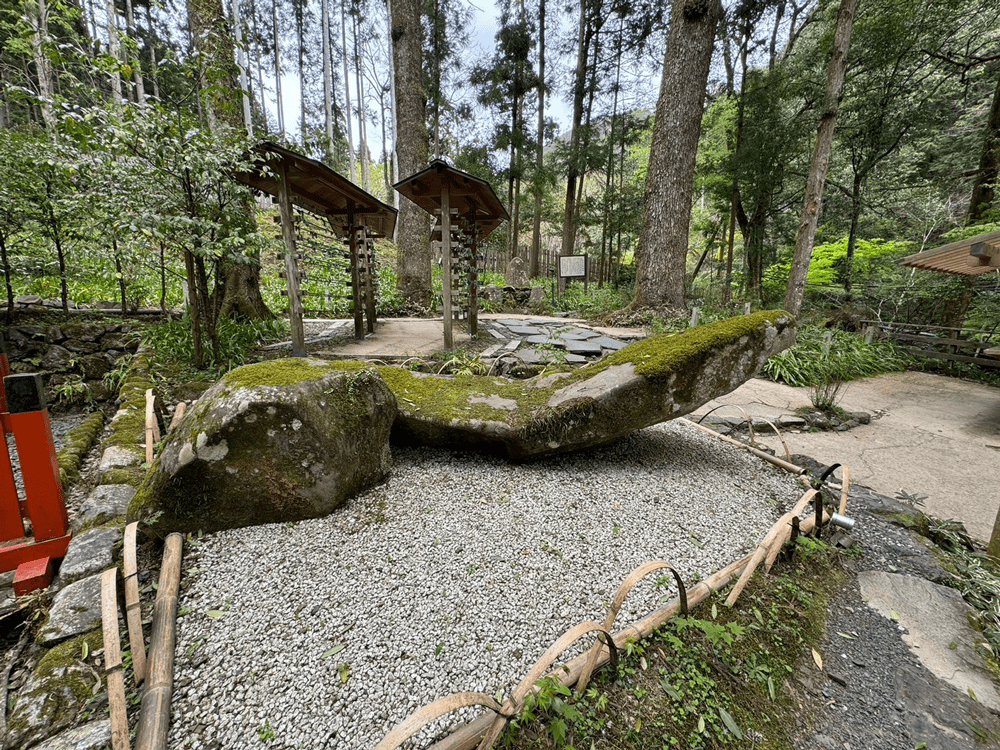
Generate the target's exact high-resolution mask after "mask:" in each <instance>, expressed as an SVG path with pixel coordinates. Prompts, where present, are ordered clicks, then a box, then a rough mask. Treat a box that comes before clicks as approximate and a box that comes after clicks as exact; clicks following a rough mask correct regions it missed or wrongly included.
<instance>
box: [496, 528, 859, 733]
mask: <svg viewBox="0 0 1000 750" xmlns="http://www.w3.org/2000/svg"><path fill="white" fill-rule="evenodd" d="M797 546H798V552H797V553H796V555H795V556H794V558H793V560H792V562H791V564H790V567H788V568H786V569H785V570H783V571H782V572H781V573H780V574H776V575H775V576H773V577H771V578H769V579H763V578H758V579H753V580H751V583H750V586H749V587H748V588H747V589H746V591H744V593H743V596H742V597H741V599H740V602H739V604H738V605H737V606H736V607H726V606H725V605H723V604H722V603H721V598H720V599H718V600H715V601H713V600H709V601H706V602H704V603H702V604H701V605H699V606H698V607H697V608H696V609H694V610H693V611H692V612H690V613H689V614H688V615H687V616H678V617H674V618H673V619H671V620H669V621H668V622H666V623H665V624H664V625H662V626H661V627H660V628H658V629H657V630H656V631H655V632H654V633H653V634H652V635H651V636H650V637H648V638H645V639H642V640H630V641H628V642H627V643H626V644H625V646H624V647H623V648H621V649H619V652H618V657H619V658H618V666H617V669H616V670H611V669H610V668H608V669H605V670H604V671H603V672H600V673H598V674H597V675H595V677H594V679H593V680H592V682H591V683H590V684H589V685H588V687H587V688H586V690H585V691H583V692H582V693H578V692H575V691H574V690H572V689H570V688H568V687H566V686H565V685H563V684H562V682H561V681H560V680H559V679H558V678H557V677H558V674H559V673H558V671H557V672H556V673H555V676H550V677H547V678H545V679H543V680H541V681H540V682H538V683H537V684H536V689H535V693H534V694H533V695H531V696H529V697H528V699H527V700H526V701H525V703H524V705H523V707H522V710H521V711H520V713H519V714H518V716H517V717H516V719H515V720H514V721H512V722H511V724H510V730H509V732H508V733H507V734H506V736H505V738H504V746H505V747H507V748H513V749H514V750H528V749H529V748H532V749H534V748H558V749H559V750H569V749H570V748H573V749H574V750H586V749H587V748H612V749H617V748H622V749H624V748H628V750H664V748H667V749H670V748H678V749H680V748H684V749H685V750H687V749H688V748H691V749H693V750H707V749H708V748H719V747H757V748H785V747H789V746H790V744H791V740H790V727H791V726H792V724H793V717H794V716H795V712H796V709H797V705H796V703H795V701H794V700H793V699H792V697H791V696H790V695H789V694H788V693H786V690H785V685H786V682H787V679H788V676H789V675H790V674H792V673H793V672H794V670H795V666H796V664H797V662H798V660H799V659H800V658H809V655H810V653H811V651H812V650H813V649H815V648H818V644H819V643H821V641H822V634H823V626H824V620H825V616H826V608H827V603H828V601H829V597H830V595H831V592H832V591H834V590H835V589H836V587H837V586H838V585H839V582H840V581H841V580H842V574H841V573H840V572H839V568H838V565H837V562H836V560H837V553H836V552H835V551H834V550H832V549H831V548H830V547H829V546H828V545H826V544H825V543H823V542H822V541H817V540H813V539H809V538H807V537H799V541H798V545H797ZM776 570H777V569H776ZM722 596H724V594H722Z"/></svg>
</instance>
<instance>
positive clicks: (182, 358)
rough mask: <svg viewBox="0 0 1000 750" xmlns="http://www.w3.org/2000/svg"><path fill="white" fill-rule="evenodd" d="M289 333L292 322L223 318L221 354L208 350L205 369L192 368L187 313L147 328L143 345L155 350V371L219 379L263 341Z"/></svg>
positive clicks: (153, 368)
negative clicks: (216, 354) (242, 320)
mask: <svg viewBox="0 0 1000 750" xmlns="http://www.w3.org/2000/svg"><path fill="white" fill-rule="evenodd" d="M287 333H288V323H287V321H284V320H279V319H272V320H261V321H253V322H248V323H244V322H238V321H234V320H231V319H229V318H222V319H220V320H219V327H218V334H219V356H218V357H216V356H214V354H213V353H212V351H211V350H208V351H206V353H205V354H206V369H205V371H204V372H202V373H197V372H192V371H190V369H189V365H190V363H191V362H192V361H193V357H194V342H193V339H192V337H191V321H190V319H188V318H187V317H185V318H181V319H175V320H169V321H167V322H165V323H163V324H161V325H158V326H151V327H150V328H148V329H146V331H145V333H144V336H143V346H145V347H148V348H149V349H150V351H151V352H152V357H151V365H150V371H151V372H159V373H161V374H164V373H179V372H182V371H183V372H185V374H186V375H187V376H188V377H191V378H193V379H198V380H202V379H208V380H215V379H217V378H218V377H220V376H221V375H222V374H224V373H226V372H228V371H229V370H231V369H233V368H234V367H239V366H240V365H243V364H246V363H247V362H248V361H249V359H250V356H251V355H252V354H253V353H254V350H255V349H256V348H257V347H258V346H260V345H261V344H264V343H267V342H270V341H277V340H280V339H282V338H284V337H285V336H286V335H287Z"/></svg>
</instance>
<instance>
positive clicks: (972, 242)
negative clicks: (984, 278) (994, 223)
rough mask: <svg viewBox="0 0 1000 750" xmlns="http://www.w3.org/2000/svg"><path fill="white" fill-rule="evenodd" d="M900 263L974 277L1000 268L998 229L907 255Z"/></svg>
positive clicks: (999, 234) (926, 269) (938, 271)
mask: <svg viewBox="0 0 1000 750" xmlns="http://www.w3.org/2000/svg"><path fill="white" fill-rule="evenodd" d="M898 262H899V264H900V265H903V266H909V267H911V268H919V269H922V270H924V271H935V272H937V273H954V274H960V275H962V276H975V275H976V274H980V273H987V272H989V271H996V270H997V268H1000V232H988V233H987V234H980V235H977V236H975V237H969V238H968V239H964V240H959V241H958V242H950V243H948V244H947V245H941V247H934V248H931V249H930V250H924V251H923V252H919V253H915V254H914V255H908V256H906V257H905V258H902V259H901V260H899V261H898Z"/></svg>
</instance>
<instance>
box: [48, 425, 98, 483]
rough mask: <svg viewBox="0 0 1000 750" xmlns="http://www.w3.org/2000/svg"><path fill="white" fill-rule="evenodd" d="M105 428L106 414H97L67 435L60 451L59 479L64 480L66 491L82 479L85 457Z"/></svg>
mask: <svg viewBox="0 0 1000 750" xmlns="http://www.w3.org/2000/svg"><path fill="white" fill-rule="evenodd" d="M103 426H104V414H102V413H101V412H95V413H93V414H89V415H87V417H86V418H85V419H84V420H83V421H82V422H81V423H80V424H78V425H77V426H76V427H74V428H73V429H72V430H70V431H69V432H67V433H66V435H65V437H64V438H63V443H64V446H63V449H62V450H61V451H59V454H58V456H57V457H58V459H59V478H60V479H61V480H62V485H63V489H64V490H68V489H69V487H70V485H72V484H73V483H75V482H76V481H77V480H78V479H79V478H80V466H81V464H82V463H83V457H84V456H85V455H87V451H89V450H90V449H91V448H92V447H93V445H94V442H95V441H96V440H97V436H98V435H99V434H100V432H101V427H103Z"/></svg>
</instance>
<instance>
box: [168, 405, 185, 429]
mask: <svg viewBox="0 0 1000 750" xmlns="http://www.w3.org/2000/svg"><path fill="white" fill-rule="evenodd" d="M185 411H187V403H186V402H184V401H181V402H180V403H179V404H177V408H175V409H174V418H173V419H171V420H170V426H169V427H168V428H167V432H172V431H173V429H174V428H175V427H176V426H177V425H178V424H180V421H181V420H182V419H183V418H184V412H185Z"/></svg>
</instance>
